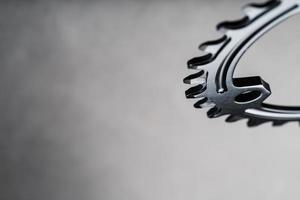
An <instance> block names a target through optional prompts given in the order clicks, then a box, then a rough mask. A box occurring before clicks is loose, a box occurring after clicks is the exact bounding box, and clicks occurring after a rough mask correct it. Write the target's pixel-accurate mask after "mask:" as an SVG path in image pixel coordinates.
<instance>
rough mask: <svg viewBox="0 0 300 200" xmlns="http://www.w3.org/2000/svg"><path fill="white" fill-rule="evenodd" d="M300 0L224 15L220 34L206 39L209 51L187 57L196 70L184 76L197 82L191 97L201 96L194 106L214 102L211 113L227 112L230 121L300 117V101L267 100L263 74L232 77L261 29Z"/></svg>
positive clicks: (251, 122)
mask: <svg viewBox="0 0 300 200" xmlns="http://www.w3.org/2000/svg"><path fill="white" fill-rule="evenodd" d="M299 5H300V0H271V1H268V2H266V3H262V4H258V3H253V4H249V5H247V6H245V7H244V8H243V11H244V13H245V17H243V18H242V19H240V20H237V21H225V22H222V23H220V24H219V25H218V26H217V29H218V31H221V32H222V33H223V36H222V37H221V38H220V39H217V40H214V41H209V42H205V43H203V44H201V45H200V47H199V48H200V50H202V51H204V52H205V53H206V54H205V55H204V56H201V57H197V58H193V59H191V60H189V61H188V68H190V69H194V70H197V73H195V74H192V75H190V76H188V77H186V78H185V79H184V83H187V84H193V85H194V86H193V87H191V88H190V89H188V90H187V91H186V97H187V98H195V99H198V102H197V103H196V104H195V107H196V108H204V107H210V109H209V111H208V113H207V115H208V117H210V118H215V117H219V116H223V115H229V116H228V117H227V119H226V121H227V122H235V121H238V120H241V119H248V126H257V125H260V124H263V123H265V122H272V123H273V125H274V126H278V125H283V124H285V123H287V122H289V121H300V107H288V106H278V105H270V104H265V103H263V102H264V100H265V99H266V98H267V97H269V96H270V94H271V90H270V87H269V85H268V83H266V82H265V81H264V80H263V79H262V78H260V77H258V76H255V77H244V78H233V73H234V69H235V67H236V65H237V64H238V62H239V60H240V58H241V57H242V56H243V54H244V53H245V51H246V50H247V49H248V48H249V47H250V46H251V45H252V44H253V43H254V42H255V41H256V40H257V39H259V38H260V37H261V36H262V35H264V34H265V33H267V32H268V31H269V30H270V29H272V28H273V27H275V26H276V25H278V24H279V23H281V22H283V21H284V20H285V19H287V18H289V17H291V16H293V15H295V14H297V13H298V12H300V7H299Z"/></svg>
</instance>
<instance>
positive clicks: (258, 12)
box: [183, 0, 288, 127]
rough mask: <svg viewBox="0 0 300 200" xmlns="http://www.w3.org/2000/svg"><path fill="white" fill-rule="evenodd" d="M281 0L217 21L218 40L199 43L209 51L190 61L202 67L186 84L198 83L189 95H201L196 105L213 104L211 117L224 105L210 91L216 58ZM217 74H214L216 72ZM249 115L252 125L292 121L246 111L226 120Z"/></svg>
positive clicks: (254, 5) (193, 66)
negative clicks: (241, 32)
mask: <svg viewBox="0 0 300 200" xmlns="http://www.w3.org/2000/svg"><path fill="white" fill-rule="evenodd" d="M280 3H281V1H280V0H269V1H268V2H266V3H252V4H248V5H246V6H244V7H243V12H244V13H245V16H244V17H242V18H241V19H239V20H236V21H225V22H221V23H219V24H218V25H217V30H218V31H219V32H221V33H222V34H223V36H222V37H221V38H219V39H217V40H213V41H208V42H205V43H203V44H201V45H200V46H199V49H200V50H201V51H203V52H204V53H205V54H204V55H203V56H200V57H195V58H192V59H191V60H189V61H188V63H187V67H188V68H189V69H193V70H198V72H197V73H195V74H192V75H190V76H188V77H186V78H184V80H183V82H184V83H185V84H191V85H194V86H193V87H191V88H189V89H188V90H186V92H185V93H186V97H187V98H189V99H198V101H197V102H196V103H195V104H194V107H195V108H207V107H208V108H210V109H209V111H208V112H207V115H208V117H209V118H215V117H218V116H219V115H218V113H220V110H221V109H222V108H221V107H220V106H219V107H218V105H216V104H215V102H214V101H213V100H212V99H210V98H209V97H208V96H207V94H206V91H207V84H208V83H207V78H208V76H210V75H211V74H210V67H211V65H213V62H214V60H215V59H216V57H217V56H218V55H219V54H220V52H221V51H222V49H223V48H224V46H226V44H228V43H230V42H231V38H232V37H234V34H235V33H236V32H238V31H239V30H241V29H244V28H247V27H248V26H249V25H251V23H252V22H253V21H254V20H256V19H257V18H259V17H260V16H262V15H263V14H264V13H266V12H268V11H269V10H271V9H273V8H275V7H276V6H278V5H279V4H280ZM212 75H214V74H212ZM243 119H246V120H248V121H247V125H248V126H249V127H254V126H258V125H261V124H264V123H266V122H272V124H273V126H280V125H283V124H285V123H287V122H288V121H281V120H269V119H267V120H266V119H261V118H256V117H250V116H247V115H244V114H229V115H228V116H227V118H226V122H236V121H239V120H243Z"/></svg>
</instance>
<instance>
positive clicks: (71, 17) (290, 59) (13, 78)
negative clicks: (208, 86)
mask: <svg viewBox="0 0 300 200" xmlns="http://www.w3.org/2000/svg"><path fill="white" fill-rule="evenodd" d="M246 2H247V1H246V0H245V1H237V0H236V1H234V0H230V1H229V0H227V1H221V0H213V1H212V0H182V1H179V0H178V1H167V0H164V1H158V0H157V1H149V0H148V1H133V0H132V1H130V0H122V1H121V0H120V1H84V0H82V1H4V0H2V1H1V2H0V28H1V30H0V48H1V53H0V58H1V73H0V93H1V95H0V113H1V121H0V131H1V135H0V138H1V140H0V175H1V176H0V199H1V200H99V199H100V200H183V199H184V200H199V199H203V200H221V199H222V200H253V199H255V200H277V199H278V200H279V199H280V200H282V199H285V200H290V199H299V198H300V190H299V187H298V186H299V185H300V171H299V168H300V156H299V154H300V132H299V131H300V129H299V127H298V125H297V124H295V123H292V124H288V125H286V126H284V127H282V128H272V127H271V126H270V125H263V126H261V127H258V128H255V129H249V128H247V127H246V126H245V122H238V123H235V124H226V123H224V118H221V119H215V120H209V119H207V118H206V115H205V112H204V111H201V110H195V109H193V107H192V102H191V101H188V100H186V99H185V97H184V90H185V89H186V88H187V87H186V86H185V85H183V84H182V78H183V77H184V76H185V75H187V74H189V73H190V71H188V70H187V69H186V67H185V65H186V61H187V59H189V58H191V57H193V56H196V55H198V54H199V52H198V51H197V49H196V48H197V46H198V44H199V43H200V42H201V41H205V40H208V39H214V38H216V37H218V34H217V33H216V32H215V30H214V26H215V24H216V23H218V22H220V21H222V20H224V19H233V18H237V17H240V16H241V13H240V11H239V10H240V7H241V6H242V5H244V4H246ZM299 35H300V28H299V18H298V17H295V18H294V19H292V20H290V21H289V22H287V23H285V24H283V25H282V26H281V29H280V28H278V29H275V30H274V31H273V32H272V33H270V34H269V35H268V37H264V38H263V39H262V40H261V41H260V42H259V43H258V44H256V45H255V46H254V47H253V48H252V49H251V50H250V51H249V52H248V53H247V55H246V56H245V59H243V61H242V62H241V65H240V67H239V69H238V71H237V76H248V75H261V76H262V77H264V79H265V80H266V81H268V82H269V83H270V84H271V86H272V89H273V94H274V95H273V96H272V98H271V99H270V100H269V101H271V102H274V103H287V104H299V102H300V94H297V93H296V94H293V91H296V92H298V91H299V89H297V84H298V83H297V81H298V80H299V79H298V77H297V76H298V74H299V72H300V68H299V67H298V66H297V65H299V64H298V63H299V56H297V53H298V52H299V49H300V47H299V42H300V39H299V37H298V36H299ZM287 36H288V37H287ZM297 79H298V80H297Z"/></svg>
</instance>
